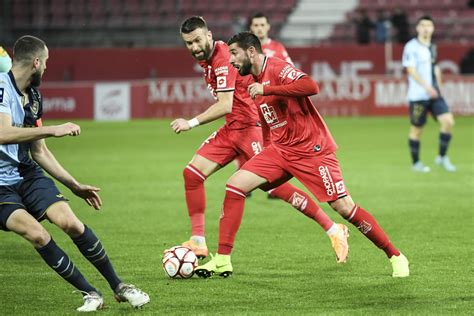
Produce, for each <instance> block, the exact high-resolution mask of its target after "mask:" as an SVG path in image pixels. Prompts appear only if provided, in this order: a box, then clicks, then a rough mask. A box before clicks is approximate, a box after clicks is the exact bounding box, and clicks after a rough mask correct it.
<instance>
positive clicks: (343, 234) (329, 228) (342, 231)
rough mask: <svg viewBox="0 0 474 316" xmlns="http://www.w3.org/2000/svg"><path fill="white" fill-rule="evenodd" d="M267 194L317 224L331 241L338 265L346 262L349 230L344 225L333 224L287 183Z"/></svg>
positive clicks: (315, 206)
mask: <svg viewBox="0 0 474 316" xmlns="http://www.w3.org/2000/svg"><path fill="white" fill-rule="evenodd" d="M269 192H270V194H271V195H273V196H275V197H277V198H279V199H282V200H283V201H285V202H288V203H290V204H291V205H292V206H293V207H294V208H295V209H297V210H299V211H300V212H301V213H303V214H304V215H306V216H307V217H309V218H311V219H312V220H314V221H315V222H316V223H318V224H319V226H321V227H322V229H324V231H325V232H326V234H327V235H328V237H329V238H330V240H331V246H332V247H333V249H334V252H335V253H336V261H337V262H338V263H344V262H346V261H347V256H348V254H349V244H348V242H347V239H348V238H349V230H348V228H347V226H346V225H343V224H337V223H335V222H334V221H333V220H332V219H331V218H329V216H328V215H327V214H326V213H325V212H324V211H323V209H322V208H321V207H320V206H319V205H318V204H316V202H314V200H313V199H311V197H310V196H309V195H308V194H307V193H306V192H304V191H303V190H301V189H299V188H297V187H295V186H294V185H292V184H290V183H289V182H286V183H284V184H282V185H280V186H279V187H277V188H275V189H273V190H270V191H269Z"/></svg>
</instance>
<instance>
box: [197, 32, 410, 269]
mask: <svg viewBox="0 0 474 316" xmlns="http://www.w3.org/2000/svg"><path fill="white" fill-rule="evenodd" d="M228 45H229V50H230V53H231V64H232V65H233V66H234V67H235V68H236V69H237V70H238V71H239V73H240V75H242V76H245V75H247V74H252V75H253V77H254V78H255V80H256V82H255V83H252V84H250V85H249V86H248V91H249V94H250V96H251V97H252V98H255V100H256V104H257V106H258V110H259V115H260V117H261V119H262V121H263V122H265V123H266V128H269V130H270V136H271V144H270V145H269V146H267V147H266V148H265V149H264V150H263V151H262V152H261V153H259V154H258V155H256V156H254V157H253V158H252V159H251V160H249V161H248V162H247V163H245V164H244V165H243V166H242V167H241V169H240V170H239V171H237V172H236V173H235V174H234V175H233V176H232V177H231V178H230V179H229V180H228V182H227V187H226V195H225V200H224V205H223V207H222V215H221V219H220V224H219V247H218V251H217V255H216V256H215V257H214V258H213V259H212V260H211V261H209V262H208V263H206V264H204V265H202V266H198V267H197V268H196V270H195V273H196V274H197V275H199V276H201V277H209V276H211V275H213V274H214V273H215V274H218V275H221V276H229V275H230V274H232V271H233V269H232V264H231V261H230V254H231V252H232V248H233V245H234V240H235V235H236V233H237V230H238V229H239V226H240V223H241V220H242V215H243V211H244V204H245V196H246V194H247V193H248V192H251V191H252V190H254V189H255V188H257V187H260V186H262V185H270V186H271V185H272V183H278V182H279V181H281V180H282V179H284V180H288V179H289V178H291V177H295V178H297V179H298V180H299V181H301V183H303V184H304V185H305V187H306V188H308V190H310V191H311V193H313V194H314V195H315V196H316V197H317V199H318V200H319V201H320V202H328V203H329V205H330V206H331V207H332V208H333V209H334V210H335V211H337V212H338V213H339V214H340V215H342V216H343V217H344V218H345V219H347V220H348V221H349V222H350V223H352V224H353V225H354V226H356V227H357V228H358V229H359V231H360V232H362V234H364V235H365V236H366V237H367V238H368V239H369V240H371V241H372V242H373V243H374V244H375V245H376V246H377V247H379V248H381V249H382V250H383V251H384V252H385V253H386V255H387V257H388V258H389V259H390V261H391V263H392V268H393V273H392V276H393V277H407V276H408V275H409V267H408V260H407V258H406V257H405V256H404V255H403V254H401V253H400V252H399V251H398V250H397V249H396V248H395V247H394V246H393V244H392V243H391V242H390V240H389V238H388V236H387V234H386V233H385V232H384V231H383V229H382V228H381V227H380V225H379V224H378V223H377V221H376V220H375V219H374V218H373V217H372V215H370V213H369V212H367V211H366V210H364V209H363V208H361V207H360V206H358V205H356V204H355V203H354V202H353V200H352V198H351V196H350V195H349V193H348V191H347V190H346V187H345V184H344V180H343V177H342V173H341V169H340V167H339V162H338V160H337V158H336V154H335V152H336V149H337V145H336V143H335V142H334V139H333V138H332V136H331V133H330V132H329V129H328V128H327V126H326V124H325V123H324V120H323V118H322V117H321V116H320V115H319V113H318V111H317V110H316V108H315V106H314V105H313V103H312V102H311V99H310V98H309V97H310V96H311V95H314V94H317V93H318V92H319V88H318V86H317V84H316V83H315V82H314V81H313V80H312V79H311V78H310V77H309V76H308V75H306V74H305V73H303V72H301V71H300V70H298V69H296V68H294V67H293V66H292V65H290V64H288V63H287V62H285V61H283V60H280V59H278V58H272V57H266V56H264V55H263V52H262V48H261V46H260V41H259V40H258V38H257V37H256V36H255V35H254V34H252V33H250V32H243V33H239V34H237V35H234V36H233V37H232V38H231V39H230V40H229V41H228Z"/></svg>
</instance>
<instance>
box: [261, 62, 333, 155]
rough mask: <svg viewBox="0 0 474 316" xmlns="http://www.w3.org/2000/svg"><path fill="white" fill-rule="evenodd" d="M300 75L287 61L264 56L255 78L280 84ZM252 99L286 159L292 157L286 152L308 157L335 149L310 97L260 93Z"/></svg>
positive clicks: (290, 81) (268, 84) (266, 83)
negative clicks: (263, 94) (260, 68)
mask: <svg viewBox="0 0 474 316" xmlns="http://www.w3.org/2000/svg"><path fill="white" fill-rule="evenodd" d="M302 76H307V75H306V74H305V73H303V72H301V71H300V70H298V69H296V68H294V67H293V66H292V65H290V64H288V63H287V62H284V61H283V60H281V59H278V58H272V57H265V59H264V62H263V67H262V72H261V73H260V74H259V75H258V76H257V78H256V81H257V82H259V83H261V84H263V85H264V86H281V85H287V84H290V83H292V82H293V81H295V80H298V79H299V78H301V77H302ZM255 101H256V104H257V106H258V108H259V115H260V118H261V121H262V122H266V123H267V125H268V128H269V129H270V137H271V142H272V144H273V146H274V147H275V148H276V149H277V150H278V151H279V152H280V153H281V154H282V155H283V156H285V157H286V158H287V159H289V160H291V158H290V157H288V154H290V155H296V156H305V157H308V156H315V155H321V156H324V155H327V154H330V153H333V152H335V151H336V149H337V145H336V143H335V141H334V139H333V137H332V135H331V132H330V131H329V129H328V127H327V126H326V123H324V120H323V118H322V117H321V115H320V114H319V113H318V111H317V110H316V108H315V106H314V104H313V102H311V99H310V98H309V97H307V96H306V97H287V96H279V95H267V96H261V95H259V96H257V98H256V100H255ZM295 159H296V158H295Z"/></svg>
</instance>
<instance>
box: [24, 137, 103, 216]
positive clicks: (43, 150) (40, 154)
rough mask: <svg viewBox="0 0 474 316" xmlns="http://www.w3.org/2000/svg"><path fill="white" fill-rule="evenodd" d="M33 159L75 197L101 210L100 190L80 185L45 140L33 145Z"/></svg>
mask: <svg viewBox="0 0 474 316" xmlns="http://www.w3.org/2000/svg"><path fill="white" fill-rule="evenodd" d="M31 157H32V158H33V159H34V160H35V161H36V162H37V163H38V165H39V166H40V167H42V168H43V169H44V170H45V171H46V172H47V173H48V174H50V175H51V176H52V177H54V178H55V179H56V180H58V181H59V182H61V183H62V184H64V185H65V186H66V187H68V188H69V189H70V190H71V191H72V192H73V193H74V194H75V195H77V196H79V197H80V198H83V199H84V200H85V201H86V202H87V204H89V205H90V206H92V207H93V208H95V209H96V210H99V209H100V207H101V205H102V201H101V199H100V196H99V194H98V193H97V192H99V191H100V188H97V187H94V186H90V185H86V184H82V183H79V182H78V181H77V180H76V179H74V177H73V176H72V175H71V174H70V173H69V172H67V170H66V169H64V167H63V166H62V165H61V164H60V163H59V162H58V161H57V159H56V157H55V156H54V155H53V153H52V152H51V151H50V150H49V149H48V147H47V146H46V142H45V141H44V139H40V140H36V141H33V142H32V143H31Z"/></svg>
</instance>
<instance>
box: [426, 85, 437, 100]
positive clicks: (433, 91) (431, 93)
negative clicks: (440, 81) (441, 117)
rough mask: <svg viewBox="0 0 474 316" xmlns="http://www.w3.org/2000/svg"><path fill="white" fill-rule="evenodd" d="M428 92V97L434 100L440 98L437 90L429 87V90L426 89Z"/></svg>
mask: <svg viewBox="0 0 474 316" xmlns="http://www.w3.org/2000/svg"><path fill="white" fill-rule="evenodd" d="M426 92H428V95H429V96H430V97H431V98H432V99H436V98H438V97H439V94H438V91H436V89H435V88H433V87H432V86H429V87H428V89H426Z"/></svg>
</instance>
